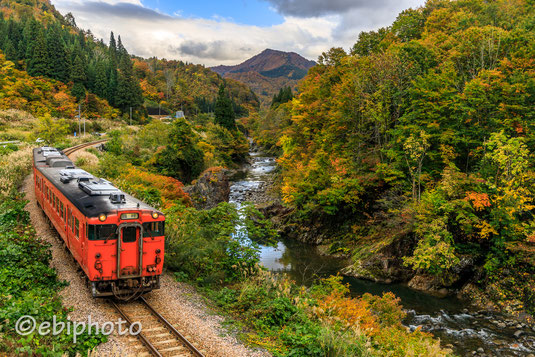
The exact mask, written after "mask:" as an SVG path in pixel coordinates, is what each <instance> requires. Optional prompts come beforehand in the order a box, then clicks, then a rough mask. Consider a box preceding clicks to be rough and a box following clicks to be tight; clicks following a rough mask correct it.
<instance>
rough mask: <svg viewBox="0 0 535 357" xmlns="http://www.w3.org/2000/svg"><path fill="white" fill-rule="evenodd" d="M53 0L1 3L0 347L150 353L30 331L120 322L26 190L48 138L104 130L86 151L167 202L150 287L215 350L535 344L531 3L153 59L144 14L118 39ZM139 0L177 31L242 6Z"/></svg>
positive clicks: (519, 351)
mask: <svg viewBox="0 0 535 357" xmlns="http://www.w3.org/2000/svg"><path fill="white" fill-rule="evenodd" d="M53 4H58V6H66V5H65V3H62V2H61V1H53V2H52V3H51V2H50V1H49V0H0V141H1V142H2V144H0V176H1V177H2V179H0V248H1V249H0V277H1V278H0V286H1V287H2V289H0V297H2V299H0V354H7V355H10V354H13V355H20V354H33V355H44V354H46V351H49V350H50V351H52V352H51V353H50V354H51V355H58V356H59V355H62V354H63V353H66V354H68V355H76V354H77V353H80V354H87V353H88V352H89V353H93V352H91V351H93V350H94V351H96V352H94V353H99V351H101V352H102V351H103V352H102V353H103V355H106V353H109V352H110V351H111V350H112V347H113V346H114V345H115V347H116V348H119V349H120V350H121V351H123V352H124V353H131V352H132V351H131V350H132V346H134V345H135V346H138V347H136V348H137V349H144V347H143V345H142V344H140V343H139V341H138V340H136V339H135V338H133V340H128V339H121V338H119V337H118V336H115V335H112V336H110V337H108V336H105V335H102V334H97V335H90V334H87V335H83V336H82V337H81V338H80V340H79V342H73V340H72V336H73V333H72V331H70V332H69V331H64V332H62V333H61V334H60V335H58V336H42V335H39V334H37V333H33V334H30V335H27V336H25V337H24V338H23V337H22V336H20V334H18V331H17V330H16V328H15V327H16V326H15V324H16V323H17V321H18V319H19V318H20V317H23V316H25V315H30V316H34V318H35V319H36V320H38V321H48V320H50V319H51V318H52V317H53V316H54V317H57V318H58V319H59V320H60V321H67V320H68V319H69V318H71V317H75V316H76V317H80V314H82V315H83V314H88V313H89V312H90V311H91V310H92V309H93V310H96V311H97V312H98V314H96V316H97V315H98V316H99V319H100V320H102V321H104V320H106V319H109V318H110V317H109V316H110V311H108V310H109V309H107V308H105V307H103V306H102V304H100V303H98V302H95V301H92V300H91V298H89V295H88V294H89V292H83V291H82V290H83V286H84V284H83V283H82V280H78V278H79V276H78V275H79V274H77V273H76V269H77V267H76V264H74V263H73V264H71V263H72V262H69V263H68V264H67V263H66V262H64V261H65V260H66V259H67V258H68V257H69V255H68V252H66V251H62V250H61V246H60V245H58V244H57V242H54V240H53V239H52V237H53V235H54V232H53V231H52V230H50V229H48V228H47V227H44V226H45V225H44V224H43V217H39V214H38V213H39V212H40V211H38V208H37V205H36V204H35V202H34V201H35V199H34V198H32V197H34V196H32V194H31V192H29V190H31V187H30V186H31V185H30V184H29V182H31V180H30V179H29V177H30V176H29V175H31V149H32V148H34V147H38V146H45V145H46V146H53V147H56V148H58V149H59V150H63V149H66V148H70V147H73V146H75V145H79V144H82V143H86V142H93V141H97V140H103V141H105V143H104V144H103V145H102V146H101V147H99V148H98V149H97V148H86V149H85V150H82V151H80V152H78V153H77V154H76V156H73V157H72V160H73V163H74V164H75V165H76V166H77V167H78V168H80V169H83V170H85V171H87V172H88V173H89V174H91V175H93V176H94V177H98V178H102V179H104V180H106V181H105V182H110V183H112V184H113V185H115V186H116V187H118V188H119V189H120V190H121V191H123V192H124V193H126V194H129V195H131V196H133V197H134V198H135V199H138V200H140V201H142V202H144V203H145V204H147V205H149V206H151V207H154V209H156V210H158V211H159V212H161V214H163V215H164V216H165V265H164V269H165V271H164V276H165V280H164V281H165V284H164V285H163V286H162V290H161V291H160V292H158V291H154V292H151V293H150V296H149V300H151V301H152V300H154V301H155V302H157V303H158V306H161V307H162V309H164V310H165V311H166V314H168V315H167V316H170V320H172V321H174V322H173V323H175V324H181V325H183V326H185V328H186V330H187V331H188V334H191V335H193V336H195V341H196V343H198V344H200V345H202V347H203V350H205V351H209V354H210V355H215V356H219V355H221V356H227V355H229V356H230V355H233V354H232V351H233V346H235V347H236V351H238V349H239V354H240V355H258V356H260V355H272V356H318V357H319V356H383V355H389V356H406V355H418V356H456V355H460V356H479V357H483V356H527V357H533V356H534V354H535V320H534V315H535V215H534V214H535V191H534V189H533V187H534V185H533V179H534V178H535V161H534V160H533V155H532V153H533V152H535V140H534V138H535V137H534V134H533V133H534V129H535V126H534V123H535V122H534V120H535V111H534V108H535V106H534V104H535V64H534V61H533V58H534V56H535V37H534V33H535V25H534V22H533V18H534V12H535V4H533V2H532V1H528V0H515V1H505V0H503V1H502V0H499V1H495V2H484V1H479V0H433V1H427V2H426V3H425V4H423V3H422V4H421V6H420V7H416V8H409V9H406V10H403V11H402V12H400V13H399V14H395V16H394V18H395V19H394V20H393V21H392V22H391V23H389V25H388V26H386V27H382V28H374V29H372V30H368V31H361V32H360V33H358V32H355V33H354V36H353V37H354V40H352V42H351V46H350V47H347V46H344V47H342V45H340V46H339V47H331V48H329V47H326V48H325V49H324V51H323V52H321V53H320V54H319V56H318V57H317V60H316V61H311V60H310V59H307V58H310V55H309V54H310V53H311V52H309V49H307V47H306V46H305V44H304V43H298V42H296V43H295V44H294V45H295V46H294V47H295V48H296V49H299V50H295V51H294V50H293V49H291V48H290V47H292V46H290V47H288V46H287V45H285V46H284V48H283V49H284V50H276V49H270V48H278V47H274V46H271V45H269V46H268V45H267V44H269V43H270V42H269V41H267V40H266V42H260V41H259V43H261V44H264V43H266V46H265V48H267V49H265V50H258V51H257V48H256V47H251V46H249V47H247V46H242V47H240V48H239V49H235V48H234V49H233V50H231V49H228V48H226V47H225V45H226V44H227V43H226V42H224V41H222V40H221V41H220V42H218V41H216V42H210V43H211V44H212V45H211V46H212V47H210V48H209V47H207V46H208V45H206V46H204V45H203V46H186V47H187V50H189V51H190V52H194V51H197V52H196V55H198V56H200V57H198V58H203V57H202V56H207V55H208V54H210V56H211V57H210V58H209V59H207V60H206V62H205V63H209V65H208V64H195V63H191V62H189V61H187V60H185V59H184V58H190V57H188V56H191V55H192V54H191V53H182V52H180V51H185V50H184V46H182V47H180V46H175V47H173V51H170V50H169V48H167V49H166V51H170V52H167V53H172V54H173V58H169V59H165V58H159V57H157V56H156V52H158V51H162V47H161V43H160V42H159V40H160V38H157V39H156V38H155V41H154V43H150V45H151V46H153V47H151V48H154V53H155V54H154V55H151V57H148V58H145V57H142V56H139V55H137V54H136V53H137V51H140V48H141V45H149V44H134V45H133V46H132V49H127V46H126V45H125V43H127V42H128V41H129V40H127V38H129V37H130V36H134V33H136V34H137V32H135V31H133V30H132V33H128V32H126V33H121V34H119V33H117V31H114V28H115V27H113V26H111V25H109V26H107V27H106V31H105V32H103V31H102V29H101V28H100V27H98V28H99V29H100V30H99V31H100V32H99V36H102V37H104V36H103V35H102V33H106V35H105V38H99V37H98V36H97V35H95V34H94V33H93V32H91V30H89V29H83V28H81V27H79V26H78V25H77V22H76V17H75V15H73V14H72V13H66V14H62V13H60V12H59V11H57V10H56V7H55V6H54V5H53ZM140 4H141V2H140V3H139V4H137V3H136V4H134V3H132V4H123V3H121V4H115V3H113V2H112V3H107V2H106V4H97V5H98V6H100V7H99V9H100V10H102V11H103V14H102V16H104V17H105V16H108V15H109V14H108V13H107V12H111V13H112V15H113V16H115V17H116V18H117V21H118V22H123V21H124V23H127V24H130V23H134V24H135V23H137V22H136V21H142V20H145V19H147V18H151V19H153V21H154V26H155V28H159V29H160V33H161V36H162V38H167V37H165V36H170V35H169V33H168V32H166V31H167V30H168V29H167V27H166V26H168V27H169V28H171V27H172V26H175V25H176V23H183V24H189V26H193V25H192V23H196V24H197V25H198V23H204V24H205V25H206V24H209V26H208V25H207V26H208V27H207V29H206V31H207V33H208V32H209V31H212V30H211V29H210V26H211V27H214V26H213V24H214V23H217V26H215V27H217V28H219V29H220V30H221V32H222V33H224V34H226V32H225V31H228V28H227V27H226V26H227V25H229V24H230V23H232V19H230V18H225V19H222V18H217V17H215V18H211V19H199V18H196V17H194V16H193V17H192V16H189V17H188V15H182V14H181V13H180V12H177V13H175V14H173V15H170V14H166V13H164V12H163V10H160V9H153V8H150V7H149V6H150V5H148V3H147V2H144V3H143V4H141V5H140ZM91 6H96V5H95V4H93V3H92V2H91V4H89V3H83V4H82V3H81V4H77V5H76V6H74V7H73V9H74V10H79V9H82V8H86V7H88V8H89V7H91ZM309 6H312V5H311V4H304V5H303V8H305V7H307V8H308V7H309ZM374 6H379V5H374ZM118 8H121V9H123V10H124V12H120V14H121V16H124V18H122V17H120V16H119V15H118V14H119V12H116V11H117V9H118ZM74 10H73V11H74ZM127 10H128V11H127ZM134 10H135V11H134ZM106 11H107V12H106ZM243 11H245V10H243ZM269 11H274V12H276V11H279V12H281V13H282V12H283V11H290V10H289V9H288V8H287V7H284V6H278V5H273V8H272V9H271V10H269ZM325 11H327V12H326V13H327V14H331V13H330V12H331V11H338V10H335V9H330V8H329V9H327V10H325ZM104 12H106V13H104ZM312 13H313V14H314V12H312ZM129 16H130V17H129ZM132 16H133V17H132ZM292 16H293V17H292ZM300 16H301V17H300ZM307 16H308V17H307ZM320 17H321V16H320ZM132 18H135V19H136V20H135V21H133V20H132ZM310 18H312V19H315V20H313V21H319V20H318V16H316V15H314V16H313V15H305V13H303V14H297V15H296V14H295V13H293V12H292V15H291V16H289V17H288V16H286V17H284V19H283V20H281V19H279V20H277V21H294V23H293V25H292V26H299V24H301V25H302V24H303V23H304V22H305V19H310ZM333 18H336V16H331V15H328V16H327V17H325V18H321V19H320V20H321V21H324V22H325V23H327V22H328V21H331V20H332V19H333ZM82 20H83V18H82ZM346 20H347V19H346ZM211 21H212V22H211ZM311 21H312V20H311ZM162 23H164V24H165V26H164V25H162ZM284 23H285V22H284ZM284 23H283V24H274V25H272V26H265V27H262V28H261V30H259V28H260V27H255V26H253V27H254V31H251V32H252V33H254V34H257V35H258V36H260V34H263V35H262V36H266V35H265V34H266V33H267V31H268V30H269V31H271V30H274V29H275V30H277V31H278V30H279V29H280V28H282V27H283V26H284ZM346 23H347V21H340V23H339V24H338V25H339V26H346V25H347V24H346ZM197 25H196V26H197ZM95 26H102V24H101V23H98V22H95ZM158 26H161V27H158ZM218 26H219V27H218ZM232 26H234V27H238V26H246V25H244V24H235V23H232ZM247 26H249V25H247ZM303 26H304V25H303ZM108 27H109V28H108ZM96 28H97V27H96ZM121 28H124V27H121ZM173 28H174V27H173ZM336 28H338V27H336ZM223 29H226V30H225V31H223ZM327 29H328V28H327V27H326V31H327ZM340 30H341V27H340ZM184 31H191V30H190V29H188V27H187V26H184ZM307 31H308V28H306V27H300V35H299V37H298V38H299V41H301V40H302V41H303V42H305V41H309V40H307V36H305V35H306V33H307ZM184 33H185V32H184ZM334 33H335V34H336V32H334ZM190 35H191V32H190ZM290 35H291V32H288V36H290ZM222 36H223V35H222ZM325 36H327V35H325ZM169 38H170V37H169ZM313 38H314V41H315V42H318V43H323V42H321V41H324V38H323V37H321V36H319V35H318V36H315V37H313ZM332 38H333V39H334V38H336V35H333V37H332ZM156 40H158V41H156ZM296 41H298V40H296ZM188 43H190V42H188ZM191 43H192V42H191ZM191 43H190V45H191ZM273 43H275V44H276V43H278V42H273ZM284 43H285V44H287V42H284ZM344 44H345V42H344ZM158 46H160V47H158ZM169 46H171V45H169ZM329 46H331V45H330V44H329ZM180 48H182V50H180ZM281 48H282V47H281ZM209 50H210V51H209ZM130 51H131V52H130ZM239 51H241V52H239ZM238 52H239V55H238ZM242 52H243V53H242ZM297 52H302V55H301V54H298V53H297ZM245 53H246V54H247V56H245ZM252 53H256V54H255V55H253V56H252V57H249V56H250V55H251V54H252ZM305 55H306V56H305ZM305 57H306V58H305ZM235 58H241V59H240V60H235ZM245 58H248V59H245ZM244 59H245V60H244ZM217 61H220V62H217ZM214 63H225V65H215V66H214V65H213V64H214ZM229 63H238V64H235V65H232V64H229ZM149 114H150V115H149ZM103 182H104V181H103ZM23 188H24V189H23ZM23 191H25V192H26V194H24V192H23ZM27 200H30V203H29V205H28V206H26V205H27V204H28V201H27ZM24 207H27V208H26V210H25V209H24ZM102 213H103V214H107V212H102ZM86 293H87V294H86ZM158 294H160V295H158ZM86 295H87V296H86ZM158 296H162V298H159V297H158ZM164 300H165V301H166V302H165V303H164ZM201 301H202V303H201ZM166 305H168V306H166ZM182 305H184V306H187V307H188V308H187V309H186V310H185V312H180V313H179V312H177V311H179V310H180V306H182ZM71 308H72V309H74V310H72V311H71ZM208 315H210V318H208V320H207V321H204V320H206V318H205V317H206V316H208ZM190 316H191V318H192V319H191V321H193V322H188V319H189V317H190ZM197 327H199V328H200V327H202V328H200V330H199V331H196V329H197ZM205 339H208V340H209V342H206V343H204V342H203V340H205ZM134 341H135V342H134ZM130 344H131V345H132V346H130ZM172 348H178V347H172ZM136 353H137V352H136ZM236 354H238V352H236Z"/></svg>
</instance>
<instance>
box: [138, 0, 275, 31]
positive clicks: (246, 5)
mask: <svg viewBox="0 0 535 357" xmlns="http://www.w3.org/2000/svg"><path fill="white" fill-rule="evenodd" d="M141 2H142V4H143V5H145V6H147V7H149V8H151V9H155V10H159V11H161V12H164V13H167V14H170V15H173V14H179V15H180V16H182V17H187V18H225V19H228V20H230V21H232V22H235V23H239V24H243V25H257V26H271V25H278V24H282V23H283V22H284V17H283V16H281V15H280V14H279V13H277V11H276V10H275V8H274V7H273V5H270V4H269V3H268V2H267V1H257V0H225V1H214V0H211V1H171V0H142V1H141Z"/></svg>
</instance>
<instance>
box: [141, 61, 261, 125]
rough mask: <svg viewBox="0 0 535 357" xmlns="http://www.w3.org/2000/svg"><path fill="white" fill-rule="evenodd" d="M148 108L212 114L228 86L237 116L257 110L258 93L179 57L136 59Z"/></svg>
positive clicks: (192, 113) (191, 113)
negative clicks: (219, 95)
mask: <svg viewBox="0 0 535 357" xmlns="http://www.w3.org/2000/svg"><path fill="white" fill-rule="evenodd" d="M134 71H135V73H136V76H137V77H138V78H139V79H140V81H141V82H140V83H141V88H142V89H143V95H144V97H145V100H146V102H145V104H146V105H147V107H156V108H157V107H159V106H161V107H163V108H166V109H168V110H170V111H176V110H183V111H185V112H186V114H190V115H196V114H199V113H213V112H214V109H215V102H216V97H217V93H218V90H219V87H220V86H221V85H222V84H224V85H226V87H227V89H228V91H229V94H230V97H231V99H232V101H233V106H234V111H235V112H236V114H237V115H238V116H246V115H248V114H249V112H252V111H256V110H258V106H259V103H258V99H257V98H256V95H255V94H254V93H253V92H252V91H251V90H250V89H249V87H247V86H246V85H245V84H243V83H240V82H237V81H234V80H232V79H225V80H224V79H223V78H221V76H219V75H217V74H216V73H214V72H213V71H211V70H210V69H208V68H206V67H205V66H203V65H195V64H191V63H190V64H188V63H184V62H182V61H176V60H162V59H157V58H149V59H147V60H145V59H141V58H135V59H134Z"/></svg>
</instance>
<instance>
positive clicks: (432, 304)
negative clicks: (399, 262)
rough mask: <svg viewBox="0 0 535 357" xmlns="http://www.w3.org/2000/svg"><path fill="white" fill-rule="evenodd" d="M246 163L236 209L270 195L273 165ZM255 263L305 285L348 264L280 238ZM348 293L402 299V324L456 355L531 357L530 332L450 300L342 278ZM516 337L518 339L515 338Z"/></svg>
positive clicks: (265, 159)
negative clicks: (391, 295) (427, 334)
mask: <svg viewBox="0 0 535 357" xmlns="http://www.w3.org/2000/svg"><path fill="white" fill-rule="evenodd" d="M250 156H251V164H250V165H248V166H247V171H246V175H245V177H244V178H242V179H240V180H237V181H234V182H232V185H231V188H230V202H231V203H236V204H238V205H239V204H240V203H241V202H244V201H251V200H252V198H255V197H256V198H257V197H265V195H266V190H269V188H270V183H271V182H272V178H273V174H274V172H275V170H276V160H275V158H273V157H269V156H265V155H263V154H262V152H259V151H251V153H250ZM260 261H261V264H262V265H264V266H265V267H266V268H267V269H269V270H271V271H273V272H276V273H281V274H288V275H289V276H290V277H291V278H292V279H294V280H295V281H296V282H297V283H300V284H304V285H309V284H311V283H312V282H313V281H314V279H317V278H318V277H325V276H329V275H332V274H336V273H337V272H339V271H340V269H342V268H343V267H344V266H345V265H346V264H347V261H344V260H340V259H336V258H333V257H328V256H324V255H322V254H320V253H319V252H318V250H317V249H316V247H313V246H310V245H307V244H304V243H300V242H297V241H295V240H289V239H287V238H284V237H282V238H281V240H280V241H279V242H278V243H277V246H276V247H269V246H262V247H261V252H260ZM344 279H345V282H347V283H349V286H350V289H351V293H352V294H353V295H354V296H359V295H362V294H364V293H371V294H375V295H380V294H382V293H384V292H393V293H394V294H395V295H396V296H398V297H399V298H400V299H401V304H402V305H403V308H404V309H405V311H406V313H407V317H406V318H405V320H404V321H403V323H404V325H405V326H407V327H409V328H410V329H412V330H414V329H416V328H418V327H420V328H421V329H422V330H423V331H427V332H430V333H432V334H433V335H434V336H436V337H438V338H440V339H441V341H442V345H443V346H447V345H451V346H450V347H452V348H453V350H454V352H455V353H456V354H458V355H461V356H530V354H534V355H535V331H533V330H530V329H529V328H528V327H527V326H525V325H523V324H519V323H518V322H517V321H514V320H511V319H508V318H506V317H505V316H501V315H499V314H496V313H489V312H482V311H476V310H474V309H472V308H471V307H470V306H469V305H468V304H467V303H466V302H463V301H460V300H458V299H456V298H455V297H447V298H437V297H434V296H432V295H428V294H425V293H423V292H419V291H415V290H412V289H410V288H408V287H407V286H405V285H402V284H388V285H387V284H379V283H374V282H370V281H365V280H360V279H355V278H344ZM515 334H517V335H519V336H515Z"/></svg>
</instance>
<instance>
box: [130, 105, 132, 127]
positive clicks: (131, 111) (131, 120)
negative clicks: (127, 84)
mask: <svg viewBox="0 0 535 357" xmlns="http://www.w3.org/2000/svg"><path fill="white" fill-rule="evenodd" d="M130 126H132V107H130Z"/></svg>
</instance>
